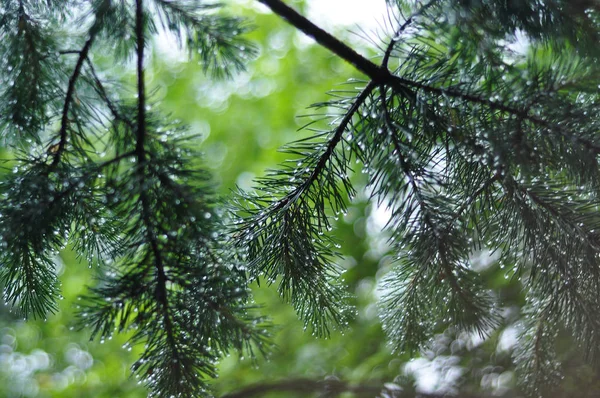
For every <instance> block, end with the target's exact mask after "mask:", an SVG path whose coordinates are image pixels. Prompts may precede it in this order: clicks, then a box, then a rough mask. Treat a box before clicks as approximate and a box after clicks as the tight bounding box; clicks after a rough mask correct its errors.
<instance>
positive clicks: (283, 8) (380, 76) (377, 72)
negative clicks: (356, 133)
mask: <svg viewBox="0 0 600 398" xmlns="http://www.w3.org/2000/svg"><path fill="white" fill-rule="evenodd" d="M258 1H260V2H261V3H263V4H265V5H266V6H267V7H269V8H270V9H271V10H272V11H273V12H274V13H275V14H277V15H279V16H280V17H282V18H284V19H286V20H287V21H288V22H289V23H290V24H292V25H293V26H294V27H296V28H297V29H299V30H301V31H302V32H304V33H305V34H306V35H308V36H310V37H312V38H314V39H315V40H316V41H317V43H319V44H320V45H322V46H323V47H325V48H327V49H328V50H330V51H331V52H333V53H334V54H336V55H337V56H339V57H340V58H342V59H344V60H345V61H347V62H349V63H350V64H352V65H353V66H354V67H355V68H356V69H358V70H359V71H360V72H362V73H364V74H366V75H367V76H369V78H370V79H371V80H373V81H374V82H375V83H377V84H385V85H388V86H390V87H392V88H394V89H395V90H397V91H399V92H406V90H407V89H411V88H412V89H417V90H422V91H423V92H426V93H429V94H433V95H436V96H448V97H452V98H458V99H460V100H463V101H466V102H471V103H474V104H479V105H483V106H486V107H487V108H489V109H492V110H496V111H500V112H504V113H508V114H510V115H515V116H517V117H519V118H521V119H523V120H527V121H530V122H532V123H534V124H536V125H538V126H541V127H543V128H546V129H548V130H551V131H553V132H558V133H559V134H560V135H561V136H563V137H566V138H568V139H574V140H575V141H577V142H579V143H581V144H583V145H584V146H585V147H586V148H588V149H589V150H591V151H593V152H594V153H595V154H600V145H597V144H595V143H594V142H592V141H589V140H587V139H585V138H582V137H576V136H573V135H572V134H570V132H569V131H567V130H565V129H564V128H562V127H560V126H557V125H553V124H552V123H550V122H548V121H547V120H544V119H541V118H539V117H537V116H535V115H531V114H530V113H529V110H528V109H519V108H513V107H511V106H508V105H506V104H503V103H499V102H494V101H491V100H489V99H487V98H481V97H478V96H476V95H472V94H467V93H463V92H460V91H455V90H451V89H446V88H440V87H434V86H430V85H428V84H425V83H421V82H417V81H413V80H409V79H405V78H403V77H399V76H395V75H393V74H392V73H391V72H390V71H389V70H388V69H386V68H385V67H383V65H382V66H381V67H380V66H378V65H377V64H375V63H373V62H371V61H370V60H368V59H367V58H365V57H363V56H362V55H360V54H359V53H357V52H356V51H354V50H353V49H352V48H350V47H349V46H348V45H346V44H345V43H343V42H341V41H340V40H338V39H337V38H335V37H334V36H332V35H331V34H329V33H327V32H326V31H324V30H323V29H321V28H320V27H318V26H317V25H315V24H314V23H312V22H311V21H309V20H308V19H306V18H305V17H303V16H302V15H300V14H299V13H298V12H297V11H295V10H294V9H292V8H290V7H288V6H287V5H285V4H284V3H283V2H282V1H280V0H258Z"/></svg>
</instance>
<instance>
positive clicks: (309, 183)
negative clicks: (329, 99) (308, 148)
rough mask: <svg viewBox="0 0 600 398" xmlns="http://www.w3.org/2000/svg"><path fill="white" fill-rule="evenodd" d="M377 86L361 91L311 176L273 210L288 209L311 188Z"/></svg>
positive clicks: (371, 83)
mask: <svg viewBox="0 0 600 398" xmlns="http://www.w3.org/2000/svg"><path fill="white" fill-rule="evenodd" d="M375 88H376V85H375V83H373V82H369V83H368V84H367V86H366V87H365V88H364V89H363V90H362V91H361V92H360V94H359V95H358V96H357V97H356V99H355V100H354V102H353V103H352V106H351V107H350V109H348V111H347V112H346V114H345V115H344V117H343V118H342V120H341V121H340V123H339V124H338V126H337V127H336V129H335V132H334V134H333V135H332V137H331V139H330V140H329V141H328V142H327V147H326V149H325V151H324V152H323V154H322V155H321V156H320V158H319V161H318V162H317V164H316V166H315V167H314V168H313V169H312V171H311V173H310V175H309V177H308V178H307V179H306V180H304V181H303V182H302V184H300V185H298V186H297V187H296V188H295V189H294V190H293V191H292V192H291V193H290V194H289V195H286V197H285V198H283V199H281V200H280V201H279V203H278V204H277V205H276V206H275V207H274V208H273V211H278V210H280V209H286V208H288V207H289V206H291V205H292V203H293V202H294V201H296V200H297V199H298V198H299V197H300V195H302V193H303V192H305V191H306V190H307V189H308V188H310V187H311V186H312V184H313V183H314V182H315V181H316V180H317V179H318V178H319V176H320V175H321V173H322V172H323V170H324V168H325V166H326V165H327V163H328V162H329V161H330V160H331V156H332V154H333V152H334V151H335V148H336V147H337V145H338V144H339V143H340V141H341V140H342V137H343V134H344V132H345V131H346V129H347V128H348V124H349V123H350V122H351V121H352V118H353V117H354V114H355V113H356V112H357V111H358V109H359V108H360V107H361V106H362V105H363V104H364V102H365V101H366V100H367V98H368V97H369V95H370V94H371V92H372V91H373V90H374V89H375Z"/></svg>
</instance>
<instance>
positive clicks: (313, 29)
mask: <svg viewBox="0 0 600 398" xmlns="http://www.w3.org/2000/svg"><path fill="white" fill-rule="evenodd" d="M258 1H259V2H261V3H263V4H264V5H266V6H267V7H269V8H270V9H271V10H272V11H273V12H274V13H275V14H277V15H279V16H280V17H282V18H284V19H286V20H287V21H288V22H289V23H290V24H291V25H293V26H295V27H296V28H298V29H299V30H301V31H302V32H304V33H305V34H306V35H308V36H310V37H312V38H313V39H315V40H316V42H317V43H319V44H320V45H322V46H323V47H325V48H327V49H329V50H330V51H331V52H333V53H334V54H336V55H338V56H339V57H341V58H342V59H344V60H346V61H347V62H349V63H351V64H352V65H354V67H355V68H356V69H358V70H359V71H361V72H363V73H364V74H365V75H367V76H369V77H370V78H371V79H372V80H376V81H378V82H379V81H382V80H386V79H387V75H389V72H388V73H386V71H385V69H381V68H380V67H379V66H377V65H376V64H374V63H373V62H371V61H369V60H368V59H366V58H365V57H363V56H362V55H360V54H359V53H357V52H356V51H354V50H353V49H352V48H350V47H349V46H348V45H346V44H345V43H343V42H341V41H340V40H339V39H337V38H336V37H334V36H332V35H331V34H329V33H327V32H326V31H324V30H323V29H321V28H320V27H318V26H317V25H315V24H314V23H312V22H311V21H309V20H308V19H307V18H306V17H304V16H302V15H300V14H299V13H298V12H297V11H296V10H294V9H293V8H291V7H289V6H287V5H286V4H284V3H283V2H282V1H280V0H258Z"/></svg>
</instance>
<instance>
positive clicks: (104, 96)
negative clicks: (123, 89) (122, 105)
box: [87, 57, 135, 130]
mask: <svg viewBox="0 0 600 398" xmlns="http://www.w3.org/2000/svg"><path fill="white" fill-rule="evenodd" d="M87 64H88V67H89V68H90V73H91V74H92V78H93V79H94V83H95V84H96V85H95V87H94V89H95V91H96V92H97V93H98V95H99V96H100V98H102V100H103V101H104V102H105V103H106V106H107V107H108V109H109V110H110V113H112V115H113V117H114V118H115V119H116V120H119V121H121V122H123V123H125V124H126V125H127V126H128V127H129V128H131V129H132V130H134V129H135V125H134V123H133V122H132V121H131V120H129V119H128V118H126V117H125V116H123V115H122V114H121V113H120V112H119V110H118V109H117V107H116V105H115V104H114V102H113V101H112V100H111V99H110V97H109V96H108V94H107V93H106V89H105V88H104V85H103V84H102V81H101V80H100V78H99V77H98V74H97V73H96V69H95V68H94V64H93V63H92V61H91V60H90V59H89V57H88V58H87Z"/></svg>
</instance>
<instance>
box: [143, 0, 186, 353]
mask: <svg viewBox="0 0 600 398" xmlns="http://www.w3.org/2000/svg"><path fill="white" fill-rule="evenodd" d="M135 6H136V7H135V34H136V47H137V48H136V53H137V54H136V55H137V90H138V107H137V140H136V147H135V153H136V157H137V174H138V176H139V184H140V187H139V188H140V193H139V200H140V204H141V205H142V221H143V223H144V225H145V227H146V237H147V239H148V241H149V242H150V248H151V250H152V255H153V257H154V265H155V266H156V272H157V282H156V292H155V295H156V300H157V301H158V302H159V303H160V306H161V307H162V312H163V313H162V316H163V321H164V328H165V332H166V335H167V339H168V341H169V345H170V346H171V348H172V350H173V352H172V353H171V355H173V356H174V358H173V359H175V360H178V363H180V362H179V358H178V356H179V355H178V350H177V343H176V341H175V337H174V336H175V334H174V333H175V331H174V329H173V322H172V320H171V317H170V316H169V300H168V297H167V275H166V272H165V266H164V263H163V257H162V253H161V251H160V248H159V246H158V240H157V239H156V235H155V231H154V225H153V223H152V210H151V206H150V200H149V199H148V195H147V194H146V187H145V186H144V185H145V175H144V169H145V168H146V165H147V163H146V148H145V140H146V88H145V77H144V75H145V74H144V47H145V45H146V44H145V37H144V5H143V0H136V1H135Z"/></svg>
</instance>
